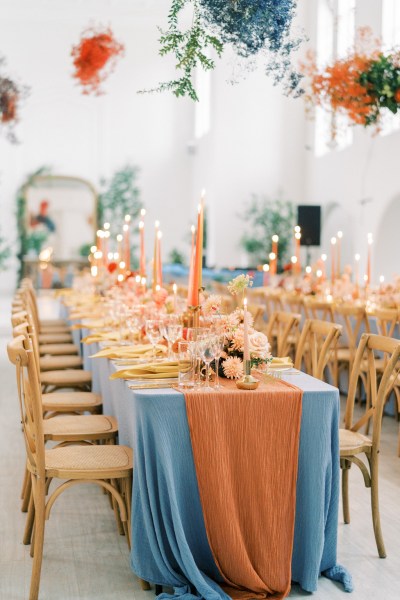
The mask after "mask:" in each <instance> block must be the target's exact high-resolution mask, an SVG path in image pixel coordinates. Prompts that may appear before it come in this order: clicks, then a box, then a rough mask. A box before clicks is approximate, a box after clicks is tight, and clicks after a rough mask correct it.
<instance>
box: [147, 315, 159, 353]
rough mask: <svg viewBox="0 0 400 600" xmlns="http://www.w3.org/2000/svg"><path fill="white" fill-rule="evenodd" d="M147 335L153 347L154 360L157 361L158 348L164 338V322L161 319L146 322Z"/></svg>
mask: <svg viewBox="0 0 400 600" xmlns="http://www.w3.org/2000/svg"><path fill="white" fill-rule="evenodd" d="M146 335H147V338H148V340H149V342H150V344H151V345H152V346H153V359H156V356H157V353H156V347H157V344H158V343H159V342H161V340H162V338H163V322H162V321H161V319H148V320H147V321H146Z"/></svg>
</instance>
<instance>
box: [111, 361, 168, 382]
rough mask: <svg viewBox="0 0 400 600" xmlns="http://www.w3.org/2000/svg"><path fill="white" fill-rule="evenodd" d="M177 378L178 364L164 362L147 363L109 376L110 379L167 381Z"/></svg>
mask: <svg viewBox="0 0 400 600" xmlns="http://www.w3.org/2000/svg"><path fill="white" fill-rule="evenodd" d="M174 377H178V363H177V362H174V361H165V362H161V363H148V364H145V365H138V366H136V367H129V369H121V370H120V371H116V372H115V373H113V374H112V375H110V379H167V378H174Z"/></svg>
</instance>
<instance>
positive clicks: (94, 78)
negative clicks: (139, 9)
mask: <svg viewBox="0 0 400 600" xmlns="http://www.w3.org/2000/svg"><path fill="white" fill-rule="evenodd" d="M123 52H124V46H123V44H120V43H119V42H117V41H116V39H115V38H114V34H113V32H112V30H111V29H110V28H108V29H104V30H102V29H100V28H97V29H95V28H93V27H91V28H89V29H86V30H85V31H84V32H83V34H82V36H81V40H80V42H79V44H78V45H77V46H73V48H72V52H71V55H72V57H73V64H74V67H75V72H74V74H73V77H75V78H76V79H78V81H79V83H80V84H81V86H82V88H83V93H84V94H92V93H93V94H96V95H98V94H100V93H101V84H102V83H103V81H104V80H105V79H106V78H107V77H108V75H110V73H111V72H112V71H113V70H114V68H115V63H116V59H117V57H118V56H121V55H122V54H123Z"/></svg>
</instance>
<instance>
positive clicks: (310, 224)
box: [297, 204, 321, 246]
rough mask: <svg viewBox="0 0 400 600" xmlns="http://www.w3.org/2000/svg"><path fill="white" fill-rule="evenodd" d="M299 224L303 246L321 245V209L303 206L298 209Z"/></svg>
mask: <svg viewBox="0 0 400 600" xmlns="http://www.w3.org/2000/svg"><path fill="white" fill-rule="evenodd" d="M297 224H298V225H299V226H300V227H301V240H300V243H301V245H302V246H320V245H321V207H320V206H312V205H310V204H301V205H300V206H298V207H297Z"/></svg>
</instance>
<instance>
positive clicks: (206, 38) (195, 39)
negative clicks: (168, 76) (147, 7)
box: [140, 0, 223, 100]
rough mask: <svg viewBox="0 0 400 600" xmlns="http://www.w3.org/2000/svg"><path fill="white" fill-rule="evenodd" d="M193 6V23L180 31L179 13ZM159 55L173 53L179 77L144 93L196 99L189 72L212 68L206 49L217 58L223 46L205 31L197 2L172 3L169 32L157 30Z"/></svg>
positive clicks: (174, 1) (189, 0)
mask: <svg viewBox="0 0 400 600" xmlns="http://www.w3.org/2000/svg"><path fill="white" fill-rule="evenodd" d="M189 4H190V5H192V7H193V19H192V24H191V26H190V27H189V29H187V30H186V31H181V30H180V29H179V24H178V20H179V14H180V13H181V11H182V10H183V8H184V7H185V6H186V5H189ZM160 32H161V38H160V40H159V41H160V44H161V48H160V55H161V56H165V55H166V54H170V53H173V54H175V58H176V69H177V70H178V71H179V73H180V77H178V78H177V79H173V80H172V81H167V82H164V83H160V85H159V86H158V87H157V88H154V89H151V90H142V92H140V93H145V92H164V91H171V92H173V93H174V94H175V96H177V97H179V96H189V97H190V98H192V100H198V96H197V93H196V90H195V88H194V86H193V82H192V73H193V71H194V69H195V68H196V67H197V66H201V67H202V68H203V69H204V70H205V71H210V70H212V69H214V67H215V63H214V61H213V60H212V59H211V58H209V57H208V56H207V51H208V48H213V49H214V50H215V51H216V53H217V54H218V56H221V53H222V50H223V44H222V42H221V40H220V39H219V38H217V37H216V36H215V35H212V34H210V33H208V32H207V30H206V29H205V28H204V25H203V23H202V16H201V11H200V5H199V1H198V0H172V4H171V9H170V11H169V14H168V29H167V30H166V31H164V30H162V29H160Z"/></svg>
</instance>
